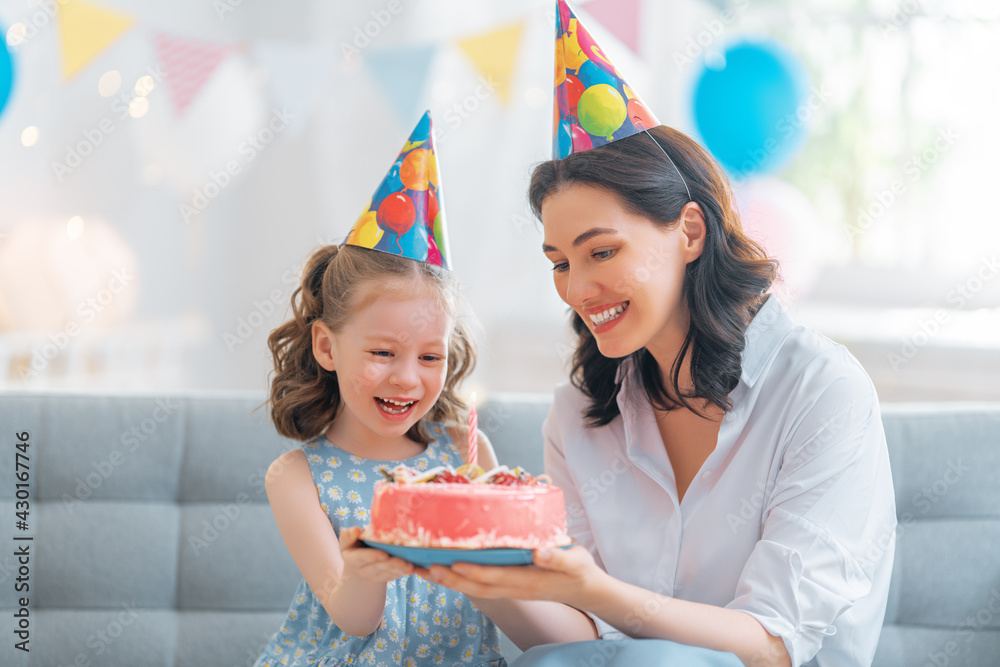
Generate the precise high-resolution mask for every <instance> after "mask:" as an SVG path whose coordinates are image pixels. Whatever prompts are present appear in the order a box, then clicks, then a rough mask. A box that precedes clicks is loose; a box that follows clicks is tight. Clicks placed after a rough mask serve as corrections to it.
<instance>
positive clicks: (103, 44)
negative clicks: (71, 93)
mask: <svg viewBox="0 0 1000 667" xmlns="http://www.w3.org/2000/svg"><path fill="white" fill-rule="evenodd" d="M56 6H57V7H58V8H59V36H60V39H61V41H62V61H63V79H71V78H72V77H73V76H74V75H75V74H76V73H77V72H79V71H80V70H81V69H83V67H84V66H85V65H86V64H87V63H89V62H90V61H91V60H92V59H93V58H94V57H96V56H97V54H99V53H100V52H101V51H103V50H104V49H106V48H108V46H110V45H111V42H113V41H115V40H116V39H118V37H119V36H120V35H121V34H122V33H123V32H125V31H126V30H128V28H129V26H130V25H132V17H130V16H125V15H124V14H119V13H118V12H113V11H110V10H107V9H104V8H102V7H98V6H97V5H92V4H90V3H89V2H81V0H60V2H57V3H56Z"/></svg>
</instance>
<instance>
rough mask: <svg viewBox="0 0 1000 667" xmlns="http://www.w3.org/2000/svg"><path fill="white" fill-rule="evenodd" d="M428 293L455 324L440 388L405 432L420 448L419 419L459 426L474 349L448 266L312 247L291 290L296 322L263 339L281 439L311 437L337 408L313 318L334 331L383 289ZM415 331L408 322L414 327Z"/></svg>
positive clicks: (423, 438) (423, 437)
mask: <svg viewBox="0 0 1000 667" xmlns="http://www.w3.org/2000/svg"><path fill="white" fill-rule="evenodd" d="M421 287H423V288H424V289H429V290H430V291H431V292H432V293H433V294H434V295H435V297H436V300H437V302H438V304H439V305H440V306H441V308H442V310H443V312H444V313H445V314H446V315H448V316H450V317H451V318H452V321H453V322H454V327H453V329H452V332H451V337H450V340H449V343H448V367H447V375H446V377H445V382H444V388H443V389H442V390H441V395H440V397H438V400H437V402H436V403H435V404H434V407H432V408H431V409H430V411H429V412H428V413H427V414H426V415H424V416H423V417H422V418H421V419H420V420H419V421H418V422H417V423H416V424H414V425H413V427H411V428H410V430H409V431H408V432H407V436H409V437H410V438H411V439H412V440H415V441H416V442H419V443H421V444H427V443H429V442H430V441H431V438H430V436H429V435H428V433H427V431H426V429H425V427H424V422H425V420H426V421H435V422H445V423H454V422H459V421H460V419H461V415H462V414H464V412H465V409H466V404H465V402H464V401H462V399H460V398H459V397H458V393H457V391H458V387H459V385H461V383H462V381H463V380H464V379H465V378H466V377H468V375H469V374H470V373H471V372H472V370H473V368H475V365H476V347H475V341H474V340H473V338H472V336H471V333H470V331H469V329H468V325H467V323H466V321H465V318H464V315H465V313H464V312H462V311H463V310H464V308H463V307H462V305H463V304H462V300H461V294H460V290H459V284H458V279H457V278H456V277H455V275H454V274H453V273H452V272H451V271H448V270H447V269H442V268H440V267H438V266H434V265H433V264H428V263H426V262H418V261H415V260H412V259H407V258H405V257H397V256H396V255H390V254H388V253H384V252H379V251H377V250H369V249H367V248H358V247H354V246H337V245H328V246H322V247H320V248H317V249H316V250H315V251H314V252H313V253H312V255H310V257H309V259H308V260H306V265H305V268H304V269H303V271H302V284H301V285H300V286H299V287H298V288H297V289H296V290H295V292H293V293H292V312H293V313H294V317H293V318H292V319H290V320H289V321H287V322H285V323H284V324H282V325H281V326H279V327H278V328H276V329H275V330H274V331H272V332H271V335H270V336H268V339H267V346H268V348H270V350H271V354H272V356H273V357H274V377H273V378H272V380H271V392H270V398H269V403H270V408H271V420H272V421H273V422H274V426H275V428H276V429H277V430H278V433H280V434H281V435H283V436H285V437H288V438H294V439H295V440H310V439H312V438H315V437H316V436H318V435H319V434H320V433H322V432H323V430H324V429H325V428H326V427H327V426H328V425H329V424H330V422H332V421H333V418H334V416H336V414H337V410H338V409H339V408H340V388H339V386H338V385H337V374H336V372H334V371H328V370H326V369H324V368H322V367H321V366H320V365H319V364H318V363H317V362H316V358H315V357H314V356H313V350H312V324H313V322H315V321H317V320H319V321H321V322H323V323H324V324H326V326H327V327H329V329H330V331H332V332H334V333H337V332H339V331H340V330H341V329H342V328H343V327H344V325H345V324H346V323H347V321H348V319H350V317H351V315H352V314H353V313H355V312H357V310H358V309H360V308H363V307H365V306H366V305H368V304H370V303H371V302H372V301H373V300H374V299H375V297H376V296H378V295H379V294H381V293H383V292H384V291H385V290H386V289H395V290H400V291H405V293H408V294H413V293H415V292H416V293H419V291H420V288H421ZM419 326H421V323H420V322H414V327H415V328H416V327H419Z"/></svg>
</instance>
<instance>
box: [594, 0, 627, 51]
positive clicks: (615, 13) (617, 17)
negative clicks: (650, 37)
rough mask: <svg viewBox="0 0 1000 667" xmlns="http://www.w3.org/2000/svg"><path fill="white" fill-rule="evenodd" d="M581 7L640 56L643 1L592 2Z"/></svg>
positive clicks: (615, 0) (607, 0) (613, 0)
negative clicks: (640, 26)
mask: <svg viewBox="0 0 1000 667" xmlns="http://www.w3.org/2000/svg"><path fill="white" fill-rule="evenodd" d="M581 7H582V8H583V9H584V10H585V11H586V12H587V13H588V14H590V15H591V16H592V17H594V18H595V19H596V20H597V21H598V23H600V24H601V25H603V26H604V27H605V28H607V30H608V32H610V33H611V34H612V35H614V36H615V37H617V38H618V39H620V40H621V41H622V44H624V45H625V46H627V47H628V48H630V49H631V50H632V52H633V53H635V54H636V55H638V54H639V25H640V19H641V16H640V15H641V14H642V0H590V2H588V3H587V4H585V5H581Z"/></svg>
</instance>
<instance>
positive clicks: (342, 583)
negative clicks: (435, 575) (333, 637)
mask: <svg viewBox="0 0 1000 667" xmlns="http://www.w3.org/2000/svg"><path fill="white" fill-rule="evenodd" d="M264 486H265V488H266V489H267V498H268V500H269V501H270V503H271V510H272V511H273V512H274V518H275V520H276V521H277V523H278V529H279V530H280V531H281V537H282V539H283V540H284V541H285V546H286V547H287V548H288V552H289V553H290V554H291V555H292V559H293V560H294V561H295V564H296V565H298V566H299V571H300V572H301V573H302V576H303V577H304V578H305V580H306V583H308V584H309V587H310V588H311V589H312V591H313V593H314V594H315V595H316V597H317V599H319V601H320V603H321V604H322V605H323V608H324V609H326V613H327V614H329V615H330V618H331V619H332V620H333V622H334V623H336V624H337V627H339V628H340V629H342V630H343V631H344V632H346V633H348V634H351V635H354V636H357V637H364V636H366V635H369V634H371V633H372V632H374V631H375V629H376V628H378V625H379V623H380V622H381V621H382V613H383V611H384V609H385V585H386V582H387V581H391V580H392V579H395V578H397V577H400V576H403V575H406V574H411V573H412V572H413V565H411V564H410V563H407V562H405V561H403V560H400V559H399V558H392V557H390V556H389V554H387V553H385V552H384V551H379V550H378V549H367V548H359V547H358V546H357V540H358V533H359V531H358V529H357V528H349V529H346V530H343V531H341V535H340V537H339V539H338V537H337V534H336V532H335V531H334V530H333V526H332V525H331V524H330V520H329V518H328V517H327V516H326V514H325V513H324V512H323V508H322V507H320V504H319V499H318V497H317V494H316V485H315V483H314V482H313V478H312V473H311V472H310V470H309V462H308V461H306V457H305V453H304V452H303V451H302V450H300V449H295V450H292V451H289V452H286V453H284V454H282V455H281V456H280V457H279V458H278V459H276V460H275V461H274V463H272V464H271V465H270V467H269V468H268V469H267V475H266V477H265V478H264Z"/></svg>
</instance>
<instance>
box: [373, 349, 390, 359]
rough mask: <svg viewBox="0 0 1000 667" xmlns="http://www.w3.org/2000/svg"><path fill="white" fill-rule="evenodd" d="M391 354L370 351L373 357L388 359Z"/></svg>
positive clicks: (385, 351)
mask: <svg viewBox="0 0 1000 667" xmlns="http://www.w3.org/2000/svg"><path fill="white" fill-rule="evenodd" d="M391 355H392V353H391V352H389V350H372V356H373V357H383V358H384V357H389V356H391Z"/></svg>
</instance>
